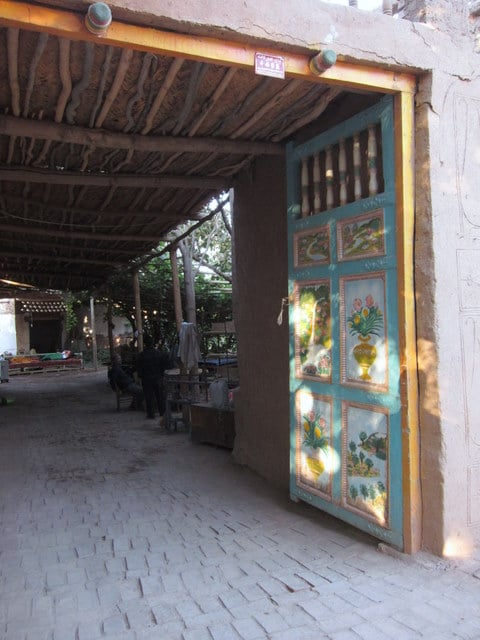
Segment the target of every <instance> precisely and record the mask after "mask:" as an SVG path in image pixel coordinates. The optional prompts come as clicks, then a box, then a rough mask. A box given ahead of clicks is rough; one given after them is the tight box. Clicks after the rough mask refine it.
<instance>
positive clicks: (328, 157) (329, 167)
mask: <svg viewBox="0 0 480 640" xmlns="http://www.w3.org/2000/svg"><path fill="white" fill-rule="evenodd" d="M325 181H326V183H327V209H332V208H333V162H332V147H327V148H326V149H325Z"/></svg>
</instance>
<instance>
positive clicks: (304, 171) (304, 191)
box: [302, 158, 310, 218]
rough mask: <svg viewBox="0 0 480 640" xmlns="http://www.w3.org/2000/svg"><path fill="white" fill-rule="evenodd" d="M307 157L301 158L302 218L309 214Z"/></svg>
mask: <svg viewBox="0 0 480 640" xmlns="http://www.w3.org/2000/svg"><path fill="white" fill-rule="evenodd" d="M308 187H309V180H308V158H303V160H302V218H306V217H307V216H309V215H310V199H309V197H308V195H309V194H308Z"/></svg>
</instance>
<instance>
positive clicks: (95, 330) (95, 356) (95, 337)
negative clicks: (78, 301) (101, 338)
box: [90, 296, 98, 371]
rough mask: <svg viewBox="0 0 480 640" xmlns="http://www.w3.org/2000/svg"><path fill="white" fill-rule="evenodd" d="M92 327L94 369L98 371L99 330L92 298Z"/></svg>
mask: <svg viewBox="0 0 480 640" xmlns="http://www.w3.org/2000/svg"><path fill="white" fill-rule="evenodd" d="M90 326H91V328H92V361H93V368H94V369H95V371H98V357H97V329H96V327H95V299H94V297H93V296H90Z"/></svg>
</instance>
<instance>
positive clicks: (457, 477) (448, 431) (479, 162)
mask: <svg viewBox="0 0 480 640" xmlns="http://www.w3.org/2000/svg"><path fill="white" fill-rule="evenodd" d="M478 96H480V75H479V74H476V76H472V78H471V79H469V80H467V81H466V80H465V79H461V78H458V77H455V76H453V75H451V74H447V73H442V72H440V71H439V72H437V73H436V74H434V75H433V77H432V78H431V79H429V80H425V81H424V82H422V83H421V84H420V87H419V92H418V95H417V104H418V106H417V129H418V132H417V167H418V171H417V234H416V252H415V254H416V284H417V318H418V325H417V329H418V345H419V370H420V391H421V395H420V398H421V402H420V424H421V439H422V488H423V494H424V523H425V531H424V540H425V545H426V546H428V547H429V548H430V549H432V550H434V551H436V552H438V553H442V554H446V555H452V554H453V555H457V554H458V553H460V554H464V553H469V550H470V547H471V545H472V544H476V545H477V546H480V501H479V496H480V414H479V411H478V396H479V390H480V369H479V363H480V341H479V335H480V251H479V242H480V209H479V204H478V203H479V202H480V181H479V179H478V176H479V175H480V154H479V149H480V127H479V122H480V99H479V97H478ZM429 182H430V183H431V189H430V188H429V186H430V185H429ZM430 212H431V213H430ZM432 264H434V273H433V274H432V268H431V265H432ZM441 496H443V505H442V502H440V501H439V499H440V498H441ZM434 522H437V526H436V527H434V526H431V523H434Z"/></svg>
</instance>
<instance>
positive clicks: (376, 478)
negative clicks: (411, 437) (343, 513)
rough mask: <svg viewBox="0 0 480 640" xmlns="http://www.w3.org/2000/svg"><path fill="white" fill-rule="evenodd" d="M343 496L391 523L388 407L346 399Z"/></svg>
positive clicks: (380, 521)
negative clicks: (389, 517)
mask: <svg viewBox="0 0 480 640" xmlns="http://www.w3.org/2000/svg"><path fill="white" fill-rule="evenodd" d="M342 417H343V459H344V463H343V468H344V487H343V500H344V502H345V506H346V507H347V508H351V509H352V510H354V511H360V512H362V513H363V514H364V515H366V516H368V517H369V518H370V519H372V520H374V521H375V522H376V523H377V524H379V525H380V526H382V527H388V486H389V482H388V478H389V473H388V440H389V431H388V430H389V419H388V410H387V409H384V408H383V407H373V406H369V405H360V404H355V403H350V402H344V403H343V406H342Z"/></svg>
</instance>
